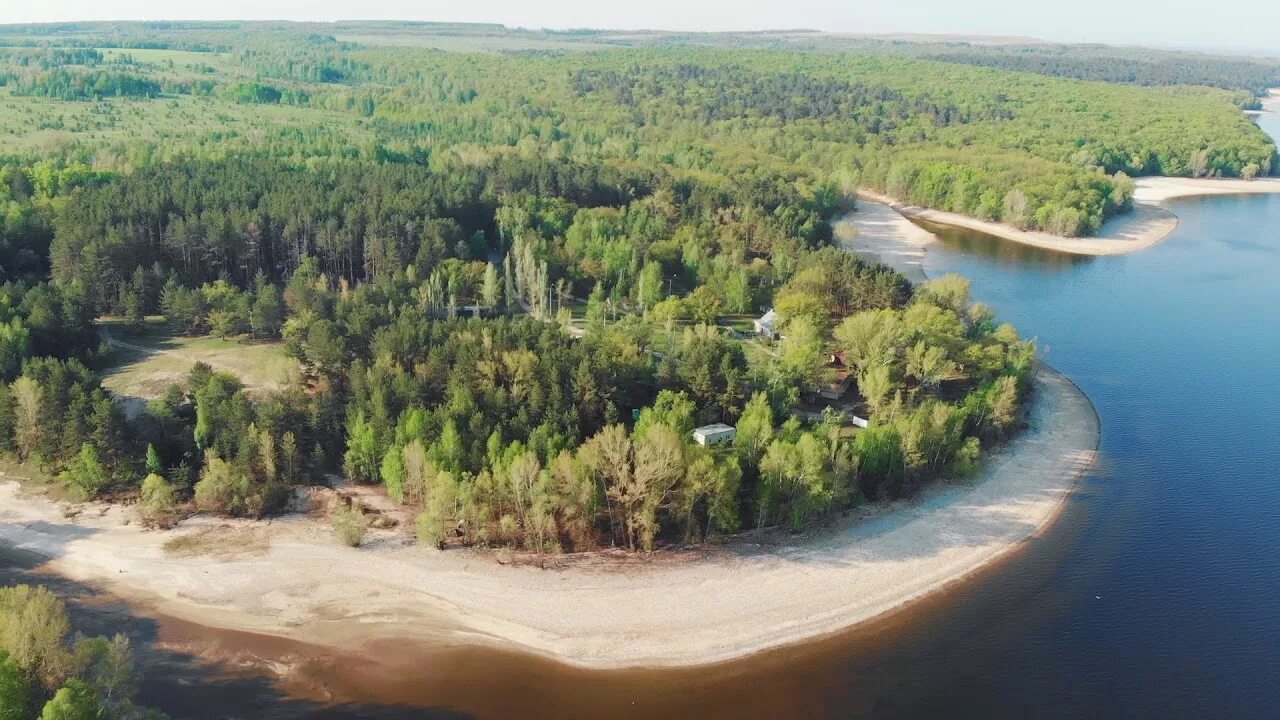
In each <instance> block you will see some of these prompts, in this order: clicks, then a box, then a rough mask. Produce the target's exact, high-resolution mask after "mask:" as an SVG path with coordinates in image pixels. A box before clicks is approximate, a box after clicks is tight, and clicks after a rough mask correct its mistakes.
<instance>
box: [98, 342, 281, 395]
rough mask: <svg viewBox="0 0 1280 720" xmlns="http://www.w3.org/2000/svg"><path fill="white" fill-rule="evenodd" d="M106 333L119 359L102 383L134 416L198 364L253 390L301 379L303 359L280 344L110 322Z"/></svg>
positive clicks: (106, 373)
mask: <svg viewBox="0 0 1280 720" xmlns="http://www.w3.org/2000/svg"><path fill="white" fill-rule="evenodd" d="M103 336H104V338H106V339H107V341H108V342H109V343H111V344H112V345H113V346H114V353H115V358H116V363H115V364H114V366H113V367H112V368H111V369H109V370H107V371H106V372H105V373H104V374H103V379H102V386H103V387H105V388H106V389H107V390H109V391H111V393H112V394H113V395H115V396H116V397H117V398H119V400H120V402H121V403H122V404H123V405H124V407H125V410H126V412H128V413H129V414H133V413H135V412H137V411H138V410H139V409H140V408H141V406H142V405H143V404H145V403H146V401H148V400H151V399H154V398H157V397H160V396H162V395H164V393H165V391H167V390H168V389H169V386H171V385H173V384H175V383H177V384H181V383H183V382H184V381H185V380H186V377H187V373H189V372H190V371H191V368H192V367H193V366H194V365H195V364H196V363H197V362H203V363H207V364H209V365H211V366H213V368H214V369H216V370H223V371H226V372H229V373H231V374H233V375H235V376H236V377H238V378H240V381H241V382H242V383H244V385H245V387H246V388H248V389H249V390H250V391H251V392H269V391H271V390H279V389H282V388H285V387H287V386H288V385H290V384H291V383H293V382H295V381H296V380H297V379H298V378H300V377H301V371H300V369H299V367H298V362H297V361H296V360H294V359H293V358H291V357H288V356H287V355H285V352H284V346H283V345H281V344H280V343H258V342H239V341H236V340H223V339H221V338H215V337H177V336H172V335H167V334H164V333H162V332H160V331H159V330H158V329H156V330H152V331H150V332H144V333H142V334H140V335H135V336H132V337H124V336H122V335H120V334H119V332H118V331H114V330H112V328H111V327H110V325H109V324H106V323H104V333H103Z"/></svg>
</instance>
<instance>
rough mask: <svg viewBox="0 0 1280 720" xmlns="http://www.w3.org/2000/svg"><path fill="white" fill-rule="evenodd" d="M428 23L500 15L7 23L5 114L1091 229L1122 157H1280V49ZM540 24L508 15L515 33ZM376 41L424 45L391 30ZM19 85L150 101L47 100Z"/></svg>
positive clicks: (76, 154)
mask: <svg viewBox="0 0 1280 720" xmlns="http://www.w3.org/2000/svg"><path fill="white" fill-rule="evenodd" d="M418 30H422V31H424V32H425V31H427V30H430V31H432V32H435V33H436V35H432V36H430V37H453V38H455V39H466V38H474V37H489V36H488V35H480V34H478V33H481V32H482V31H483V32H496V31H494V30H493V29H492V28H487V26H482V27H480V28H472V27H469V26H460V27H447V26H446V27H442V26H434V25H433V26H429V27H426V28H422V27H419V26H416V25H413V24H408V25H405V26H403V27H401V26H396V25H390V26H385V25H378V24H371V25H361V24H342V25H334V26H327V25H305V24H304V25H297V26H294V25H289V24H263V25H246V26H240V25H237V24H230V25H228V24H217V23H211V24H185V25H176V26H169V25H163V24H162V25H146V24H119V25H102V26H97V25H61V26H26V27H13V28H10V32H9V33H8V34H5V33H0V43H6V42H7V43H9V44H10V45H11V47H9V48H7V49H5V53H4V54H2V55H0V59H4V58H6V57H7V58H8V60H9V65H8V69H7V70H3V72H4V73H5V75H4V77H5V78H6V83H7V85H8V94H9V97H10V99H9V101H8V104H7V110H6V109H4V108H0V116H4V115H12V116H14V117H15V118H16V119H18V120H26V119H27V118H30V117H31V116H32V115H33V114H39V115H41V116H43V120H41V121H39V122H32V123H30V124H29V125H28V126H27V127H28V130H27V131H24V130H22V129H21V128H22V126H23V124H22V122H17V123H14V127H13V129H11V130H10V131H9V136H10V137H11V146H12V148H13V150H14V151H15V152H17V153H19V154H22V153H23V152H24V151H28V152H29V151H30V149H31V147H32V145H33V144H34V145H36V146H37V147H42V146H45V145H46V141H45V140H43V139H42V138H47V137H48V136H50V135H57V136H60V137H63V138H65V140H66V142H59V143H57V146H56V149H55V151H56V152H57V153H58V154H59V155H61V156H62V157H63V158H64V159H67V160H80V161H83V162H90V161H95V163H94V164H97V165H99V166H100V165H103V164H105V163H108V162H110V163H113V164H116V165H120V166H123V167H126V168H129V167H137V166H139V165H143V164H147V163H149V162H153V161H155V160H156V159H157V155H160V156H161V157H163V158H172V157H175V156H179V155H182V154H186V153H197V154H200V155H208V154H224V153H227V152H231V151H233V150H236V151H238V150H243V149H245V148H246V147H251V148H252V149H253V150H254V151H255V152H258V151H261V149H262V148H263V147H264V146H265V147H267V148H270V151H271V152H273V153H275V154H277V155H287V156H290V157H291V158H293V159H295V160H300V159H303V158H305V157H312V156H320V157H332V156H334V154H335V153H337V154H344V155H350V154H351V153H358V154H360V155H361V156H362V157H372V158H375V159H381V160H390V161H396V162H407V163H413V164H419V165H427V166H432V165H433V164H434V165H436V166H437V167H438V166H439V164H448V163H452V162H454V161H455V160H456V159H458V158H463V159H465V161H470V162H479V163H483V162H486V161H488V160H490V159H492V157H493V156H494V155H496V154H504V153H514V154H519V155H529V154H537V155H540V156H543V157H556V158H567V159H570V160H572V161H576V162H580V163H585V164H592V165H599V164H606V165H610V166H614V167H631V168H637V169H643V170H654V169H663V170H669V171H673V172H676V173H678V174H684V175H690V176H693V177H700V176H706V175H708V174H710V175H721V176H738V175H741V174H743V173H758V174H761V175H765V176H784V177H789V178H793V179H794V178H804V179H805V180H807V181H809V182H810V183H813V184H818V183H832V184H833V185H834V186H835V187H836V188H837V190H838V191H840V192H843V193H846V194H847V193H848V192H849V191H850V190H851V189H852V188H854V187H857V186H858V185H862V186H866V187H870V188H873V189H876V190H879V191H882V192H887V193H889V194H890V195H893V196H896V197H898V198H900V199H902V200H906V201H909V202H912V203H916V204H921V205H926V206H929V207H936V208H940V209H945V210H953V211H957V212H963V213H967V214H971V215H975V216H978V217H981V218H984V219H999V220H1003V221H1005V222H1008V223H1011V224H1014V225H1017V226H1019V227H1025V228H1037V229H1044V230H1048V231H1051V232H1055V233H1059V234H1063V235H1087V234H1091V233H1094V232H1096V231H1097V230H1098V229H1099V227H1100V226H1101V224H1102V222H1103V221H1104V220H1106V218H1108V217H1110V216H1111V215H1114V214H1116V213H1119V212H1124V211H1125V210H1126V209H1127V208H1128V204H1129V196H1130V193H1131V187H1132V186H1131V185H1130V183H1129V180H1128V179H1127V178H1126V177H1125V176H1128V177H1133V176H1137V175H1187V176H1196V177H1202V176H1232V177H1234V176H1243V177H1254V176H1258V175H1267V174H1270V173H1271V172H1273V170H1274V169H1275V148H1274V146H1273V144H1272V143H1271V142H1270V141H1269V140H1268V139H1267V138H1266V137H1265V135H1264V134H1263V133H1262V132H1261V131H1260V130H1258V129H1257V128H1256V127H1255V126H1254V125H1253V124H1252V123H1250V122H1249V120H1248V119H1247V118H1245V117H1244V116H1242V115H1241V114H1240V113H1239V112H1238V106H1239V105H1242V104H1248V103H1250V102H1253V100H1252V98H1251V96H1250V94H1246V93H1242V92H1240V91H1241V90H1247V91H1249V93H1252V92H1256V91H1257V90H1258V89H1259V88H1260V87H1261V86H1264V85H1267V84H1269V83H1270V78H1271V77H1274V71H1275V68H1274V66H1272V65H1267V64H1266V63H1263V62H1260V61H1259V62H1253V61H1247V60H1237V61H1232V60H1226V59H1215V58H1209V57H1207V56H1196V55H1192V54H1185V53H1184V54H1176V53H1161V54H1158V55H1156V56H1155V57H1153V58H1151V59H1150V61H1145V60H1144V61H1139V60H1138V59H1136V58H1135V57H1134V56H1133V54H1132V53H1130V52H1128V51H1114V52H1109V51H1108V52H1104V51H1103V50H1101V49H1098V48H1093V47H1075V46H1071V47H1069V48H1066V49H1063V48H1061V47H1058V46H1053V47H1052V48H1043V49H1023V50H1015V49H999V50H997V49H987V48H984V49H981V50H979V49H978V48H976V47H974V48H967V49H966V48H957V47H952V46H949V45H939V44H926V43H919V44H905V45H902V44H897V43H890V44H884V43H880V44H876V43H871V42H869V41H868V42H866V43H863V44H860V45H856V46H855V49H856V51H855V52H838V53H837V52H829V51H822V52H819V51H810V52H798V51H782V50H777V49H731V48H726V47H723V46H722V45H717V46H715V47H711V48H706V47H702V48H696V49H695V48H691V47H689V46H687V45H684V46H681V45H678V44H676V43H674V42H665V41H663V42H659V40H660V39H661V38H657V37H655V38H649V40H648V41H642V40H640V39H635V38H633V39H631V40H630V41H627V42H626V43H623V42H622V41H617V42H616V43H614V44H619V43H621V44H632V45H640V47H630V48H624V49H612V50H600V51H593V52H568V51H564V50H556V51H544V50H510V51H507V52H501V53H492V52H491V53H446V52H441V51H438V50H435V49H431V48H423V47H412V42H411V40H412V39H413V38H415V37H418V35H415V34H413V33H414V32H415V31H418ZM396 32H399V33H401V34H395V33H396ZM379 33H381V34H379ZM527 35H528V34H527V33H521V32H515V31H511V32H508V33H507V34H506V35H505V36H504V37H508V39H510V40H511V41H512V46H513V47H520V45H519V43H520V42H523V41H525V40H530V38H529V37H527ZM545 35H546V34H544V36H545ZM343 37H354V38H357V39H361V40H363V42H352V41H347V40H344V39H343ZM540 37H541V36H540ZM589 37H591V36H590V35H589V34H573V35H568V36H565V37H563V38H561V40H565V41H566V42H567V41H568V40H573V41H574V42H577V41H583V42H586V39H587V38H589ZM379 39H381V40H383V41H387V42H392V43H406V44H407V45H409V46H405V47H394V48H384V47H382V46H381V44H380V43H379V42H377V40H379ZM596 39H597V40H598V39H599V37H597V38H596ZM95 41H96V42H95ZM611 42H612V41H611ZM568 44H569V45H573V44H574V43H573V42H569V43H568ZM597 45H598V43H597ZM584 47H586V46H584ZM590 47H593V48H594V47H596V45H591V46H590ZM941 60H946V61H947V62H941ZM1139 62H1142V63H1143V65H1142V67H1140V68H1139V67H1136V66H1135V63H1139ZM1037 63H1038V64H1037ZM975 65H989V66H992V67H990V68H988V67H975ZM1006 69H1014V70H1031V71H1035V72H1044V73H1045V74H1049V75H1061V76H1068V77H1080V78H1084V79H1089V80H1093V79H1099V80H1110V81H1116V82H1121V83H1136V84H1151V85H1160V86H1172V87H1160V88H1150V89H1148V88H1137V87H1132V86H1130V85H1122V84H1116V83H1115V82H1112V83H1102V82H1078V81H1074V80H1068V79H1061V78H1045V77H1042V76H1039V75H1032V74H1029V73H1025V72H1008V71H1006ZM1211 86H1212V87H1211ZM1215 88H1229V89H1230V90H1227V89H1215ZM1233 91H1234V92H1233ZM20 96H30V97H33V98H51V99H59V100H109V99H111V98H122V97H123V98H140V99H147V98H150V99H151V100H150V102H151V103H152V104H151V105H150V106H148V105H147V104H145V103H144V104H138V103H121V104H101V103H100V104H96V105H90V106H88V107H85V108H83V109H81V108H80V107H79V106H68V105H66V104H64V105H62V106H59V105H50V106H47V107H46V106H42V105H31V104H24V103H23V102H21V97H20ZM255 105H266V106H272V107H276V108H279V109H276V110H271V111H266V110H254V109H253V107H251V106H255ZM64 108H68V109H64ZM70 108H74V109H70ZM286 108H287V109H286ZM68 112H72V113H73V115H71V116H68V115H67V113H68ZM1050 118H1052V122H1049V121H1048V119H1050ZM125 128H131V129H136V130H137V131H138V132H124V129H125ZM264 136H265V137H264ZM0 147H2V145H0Z"/></svg>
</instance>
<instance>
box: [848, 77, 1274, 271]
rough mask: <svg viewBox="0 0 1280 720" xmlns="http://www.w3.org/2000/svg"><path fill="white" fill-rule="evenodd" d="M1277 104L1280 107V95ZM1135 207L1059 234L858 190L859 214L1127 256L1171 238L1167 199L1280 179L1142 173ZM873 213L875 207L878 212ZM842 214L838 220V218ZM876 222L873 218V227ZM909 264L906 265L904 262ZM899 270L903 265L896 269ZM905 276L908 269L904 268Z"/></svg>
mask: <svg viewBox="0 0 1280 720" xmlns="http://www.w3.org/2000/svg"><path fill="white" fill-rule="evenodd" d="M1276 104H1278V105H1280V97H1278V98H1277V100H1276ZM1135 183H1136V185H1137V187H1136V189H1135V191H1134V203H1133V210H1131V211H1130V212H1128V213H1126V214H1124V215H1121V216H1117V217H1113V218H1111V219H1109V220H1107V221H1106V222H1105V223H1103V225H1102V229H1101V230H1100V231H1099V234H1098V235H1097V236H1093V237H1076V238H1071V237H1063V236H1060V235H1052V234H1050V233H1046V232H1040V231H1034V230H1020V229H1018V228H1015V227H1013V226H1011V225H1005V224H1004V223H998V222H993V221H987V220H979V219H978V218H974V217H970V216H968V215H961V214H959V213H953V212H945V211H942V210H932V209H929V208H924V207H919V206H917V205H908V204H905V203H901V202H898V201H896V200H894V199H893V198H891V197H889V196H887V195H884V194H881V193H878V192H875V191H872V190H859V191H858V210H856V211H855V214H856V213H858V212H863V209H864V208H866V207H867V206H873V207H874V206H876V205H881V206H884V207H887V208H889V209H890V210H892V211H893V212H895V213H897V214H899V215H901V216H902V217H903V218H906V219H908V220H920V221H923V222H929V223H935V224H938V225H946V226H949V227H956V228H962V229H967V230H975V231H977V232H980V233H983V234H986V235H991V236H993V237H997V238H1000V239H1002V240H1008V241H1011V242H1016V243H1020V244H1022V245H1029V246H1032V247H1037V248H1041V249H1043V250H1052V251H1055V252H1063V253H1070V254H1073V255H1091V256H1100V255H1127V254H1129V253H1133V252H1138V251H1139V250H1145V249H1147V248H1149V247H1152V246H1154V245H1156V244H1158V243H1160V242H1162V241H1163V240H1164V239H1165V238H1167V237H1169V235H1171V234H1172V233H1173V231H1174V230H1176V229H1177V227H1178V216H1177V214H1176V213H1174V212H1173V211H1172V210H1170V209H1169V208H1167V207H1165V205H1164V204H1165V203H1166V202H1167V201H1169V200H1175V199H1180V198H1189V197H1204V196H1211V195H1270V194H1280V178H1274V177H1270V178H1258V179H1255V180H1240V179H1237V178H1181V177H1140V178H1136V179H1135ZM876 212H877V213H878V212H879V211H876ZM844 219H848V216H846V218H842V220H841V221H843V220H844ZM876 224H878V223H876V222H873V223H872V225H873V226H874V225H876ZM903 243H905V244H906V246H907V247H912V246H915V247H916V248H921V247H923V246H921V245H920V243H919V242H918V241H917V240H915V239H912V238H908V237H902V238H899V248H900V249H899V251H900V252H901V251H903V250H901V248H902V244H903ZM875 244H878V245H880V246H882V247H884V248H885V250H880V251H877V250H876V249H869V250H868V251H869V252H885V253H886V254H888V255H890V256H892V253H893V252H894V248H893V246H891V245H885V244H884V243H883V242H882V241H876V243H875ZM908 267H909V265H908ZM899 270H903V268H901V267H900V268H899ZM904 274H908V276H910V273H909V272H906V271H904Z"/></svg>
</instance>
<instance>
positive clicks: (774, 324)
mask: <svg viewBox="0 0 1280 720" xmlns="http://www.w3.org/2000/svg"><path fill="white" fill-rule="evenodd" d="M752 324H753V325H755V328H756V334H757V335H759V336H760V337H762V338H765V339H766V340H777V339H778V326H779V325H781V324H782V318H780V317H778V313H776V312H774V311H773V308H769V312H767V313H765V314H764V315H761V316H760V317H759V318H757V319H755V320H753V321H752Z"/></svg>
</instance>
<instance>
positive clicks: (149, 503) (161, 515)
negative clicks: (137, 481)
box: [138, 473, 178, 527]
mask: <svg viewBox="0 0 1280 720" xmlns="http://www.w3.org/2000/svg"><path fill="white" fill-rule="evenodd" d="M138 514H139V515H140V516H141V517H142V521H143V523H144V524H146V525H150V526H153V527H172V526H173V525H174V524H175V523H176V522H177V520H178V506H177V502H176V500H175V499H174V492H173V486H172V485H170V484H169V482H168V481H166V480H165V479H164V478H163V477H161V476H159V475H157V474H155V473H149V474H148V475H147V476H146V477H145V478H143V480H142V488H141V490H140V492H139V493H138Z"/></svg>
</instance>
